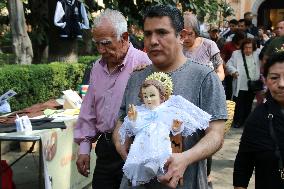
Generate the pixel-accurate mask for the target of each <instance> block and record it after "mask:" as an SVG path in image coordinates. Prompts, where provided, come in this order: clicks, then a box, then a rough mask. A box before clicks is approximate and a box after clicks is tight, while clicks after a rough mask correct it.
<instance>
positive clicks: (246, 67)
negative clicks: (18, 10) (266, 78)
mask: <svg viewBox="0 0 284 189" xmlns="http://www.w3.org/2000/svg"><path fill="white" fill-rule="evenodd" d="M242 57H243V61H244V65H245V70H246V74H247V78H248V80H250V76H249V72H248V66H247V61H246V57H245V53H244V52H242Z"/></svg>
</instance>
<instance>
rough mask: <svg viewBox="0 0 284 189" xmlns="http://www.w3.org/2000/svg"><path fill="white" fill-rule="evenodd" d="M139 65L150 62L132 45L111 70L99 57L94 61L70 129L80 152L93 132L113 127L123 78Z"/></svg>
mask: <svg viewBox="0 0 284 189" xmlns="http://www.w3.org/2000/svg"><path fill="white" fill-rule="evenodd" d="M141 64H151V61H150V59H149V58H148V56H147V54H146V53H144V52H142V51H140V50H138V49H135V48H134V47H133V46H132V44H130V47H129V49H128V52H127V54H126V56H125V58H124V60H123V62H122V64H121V65H119V66H118V67H117V68H116V70H114V71H113V72H112V73H109V71H108V68H107V64H106V63H105V62H104V61H103V60H102V59H99V60H97V61H96V62H95V64H94V66H93V68H92V71H91V75H90V86H89V88H88V91H87V94H86V96H85V98H84V101H83V103H82V106H81V110H80V115H79V118H78V121H77V123H76V126H75V130H74V139H75V142H76V143H78V144H80V154H89V153H90V149H91V141H92V140H93V139H94V137H95V136H96V134H98V133H99V132H112V131H113V130H114V126H115V123H116V120H117V116H118V111H119V108H120V105H121V101H122V97H123V94H124V90H125V87H126V84H127V81H128V79H129V77H130V74H131V73H132V71H133V69H134V68H135V67H136V66H138V65H141Z"/></svg>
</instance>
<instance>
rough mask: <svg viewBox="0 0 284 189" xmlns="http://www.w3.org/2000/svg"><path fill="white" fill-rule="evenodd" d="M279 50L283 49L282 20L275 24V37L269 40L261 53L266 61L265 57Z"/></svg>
mask: <svg viewBox="0 0 284 189" xmlns="http://www.w3.org/2000/svg"><path fill="white" fill-rule="evenodd" d="M281 48H283V49H284V20H282V21H280V22H278V24H277V27H276V37H275V38H271V39H270V40H269V41H267V43H266V45H265V46H264V49H263V52H264V55H265V59H267V57H270V55H271V54H273V53H274V52H276V51H278V50H280V49H281Z"/></svg>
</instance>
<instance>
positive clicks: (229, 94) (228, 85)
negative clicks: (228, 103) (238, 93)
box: [223, 75, 233, 100]
mask: <svg viewBox="0 0 284 189" xmlns="http://www.w3.org/2000/svg"><path fill="white" fill-rule="evenodd" d="M232 82H233V77H232V76H230V75H227V76H226V77H225V79H224V81H223V84H224V86H225V94H226V100H231V98H232V93H233V92H232V90H233V87H232Z"/></svg>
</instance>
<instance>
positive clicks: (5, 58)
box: [0, 53, 15, 67]
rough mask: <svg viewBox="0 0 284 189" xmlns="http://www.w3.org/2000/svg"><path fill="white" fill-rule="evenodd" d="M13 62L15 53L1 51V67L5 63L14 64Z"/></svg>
mask: <svg viewBox="0 0 284 189" xmlns="http://www.w3.org/2000/svg"><path fill="white" fill-rule="evenodd" d="M13 63H15V55H14V54H6V53H0V67H1V66H3V65H5V64H13Z"/></svg>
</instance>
